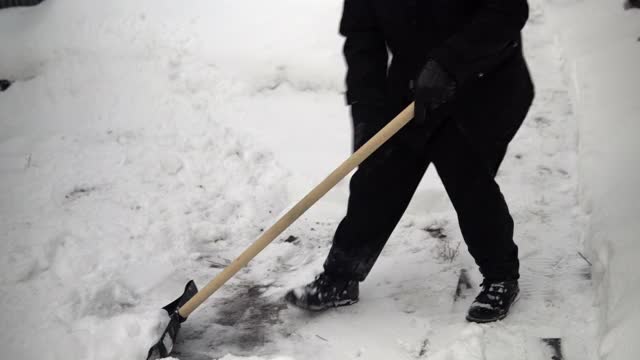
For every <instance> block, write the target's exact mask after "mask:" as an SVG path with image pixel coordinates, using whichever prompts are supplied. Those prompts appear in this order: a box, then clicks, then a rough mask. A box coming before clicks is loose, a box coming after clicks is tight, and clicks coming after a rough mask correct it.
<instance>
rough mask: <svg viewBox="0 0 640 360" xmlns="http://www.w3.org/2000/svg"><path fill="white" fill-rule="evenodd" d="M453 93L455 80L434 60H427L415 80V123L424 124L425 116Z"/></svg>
mask: <svg viewBox="0 0 640 360" xmlns="http://www.w3.org/2000/svg"><path fill="white" fill-rule="evenodd" d="M455 94H456V82H455V80H454V79H453V78H452V77H451V76H450V75H449V74H448V73H447V72H446V70H445V69H444V68H442V66H440V64H438V63H437V62H436V61H435V60H429V61H427V63H426V64H425V65H424V67H423V68H422V71H421V72H420V75H419V76H418V78H417V79H416V81H415V100H416V110H415V121H416V123H418V124H419V125H422V126H425V125H426V122H427V117H428V116H430V115H431V114H433V112H434V111H435V110H437V109H438V108H440V107H441V106H443V105H445V104H447V103H448V102H450V101H451V100H452V99H453V97H454V96H455ZM429 128H430V130H433V129H431V127H429Z"/></svg>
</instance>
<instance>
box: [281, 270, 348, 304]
mask: <svg viewBox="0 0 640 360" xmlns="http://www.w3.org/2000/svg"><path fill="white" fill-rule="evenodd" d="M358 294H359V288H358V281H357V280H350V279H339V278H335V277H331V276H329V275H327V274H326V273H322V274H320V275H318V276H317V277H316V279H315V280H314V281H313V282H311V283H309V284H307V285H305V286H302V287H300V288H297V289H293V290H289V292H287V295H285V297H284V298H285V300H286V301H287V302H289V303H290V304H292V305H295V306H297V307H299V308H302V309H305V310H312V311H320V310H325V309H328V308H331V307H338V306H345V305H351V304H355V303H357V302H358Z"/></svg>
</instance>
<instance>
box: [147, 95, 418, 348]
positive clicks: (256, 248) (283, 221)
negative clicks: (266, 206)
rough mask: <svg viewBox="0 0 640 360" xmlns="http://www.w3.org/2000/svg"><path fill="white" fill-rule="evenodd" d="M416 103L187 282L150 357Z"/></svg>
mask: <svg viewBox="0 0 640 360" xmlns="http://www.w3.org/2000/svg"><path fill="white" fill-rule="evenodd" d="M414 105H415V104H414V103H411V104H410V105H409V106H407V108H406V109H404V110H403V111H402V112H401V113H400V114H398V116H396V117H395V118H394V119H393V120H392V121H391V122H390V123H388V124H387V125H386V126H385V127H384V128H382V130H380V131H379V132H378V133H377V134H376V135H375V136H374V137H372V138H371V139H370V140H369V141H368V142H367V143H366V144H364V145H362V146H361V147H360V148H359V149H358V150H357V151H356V152H355V153H353V154H352V155H351V156H350V157H349V158H348V159H347V160H345V161H344V162H343V163H342V164H341V165H340V166H338V168H336V169H335V170H334V171H333V172H332V173H331V174H329V176H327V178H326V179H324V180H323V181H322V182H321V183H320V184H318V185H317V186H316V187H315V188H313V190H311V191H310V192H309V193H308V194H307V195H306V196H305V197H304V198H303V199H302V200H300V201H299V202H298V203H297V204H296V205H294V206H293V207H292V208H291V209H290V210H289V211H287V213H286V214H284V215H283V216H282V217H281V218H280V219H279V220H278V221H277V222H276V223H275V224H273V225H272V226H271V227H270V228H269V229H267V231H265V232H264V233H262V235H261V236H260V237H259V238H258V239H257V240H256V241H255V242H254V243H253V244H252V245H251V246H249V247H248V248H247V249H246V250H245V251H244V252H243V253H242V254H240V256H238V257H237V258H236V259H235V260H233V262H232V263H231V264H229V266H227V267H226V268H225V269H224V270H222V272H220V273H219V274H218V275H217V276H216V277H215V278H213V280H211V281H210V282H209V283H208V284H207V286H205V287H204V288H202V290H200V291H198V288H197V287H196V284H195V282H194V281H193V280H191V281H189V283H187V285H186V286H185V289H184V293H183V294H182V295H181V296H180V297H179V298H177V299H176V300H174V301H173V302H172V303H170V304H169V305H167V306H165V307H164V308H163V309H164V310H166V311H167V314H168V315H169V325H167V328H166V329H165V330H164V332H163V333H162V336H160V340H158V342H157V343H156V344H155V345H153V346H152V347H151V349H149V354H148V355H147V360H152V359H153V360H155V359H160V358H163V357H167V356H169V354H170V353H171V351H172V350H173V344H174V343H175V342H176V338H177V336H178V331H179V330H180V325H181V324H182V323H183V322H184V321H186V320H187V318H188V317H189V315H191V313H192V312H193V311H195V310H196V309H197V308H198V306H200V305H201V304H202V303H203V302H204V301H205V300H207V299H208V298H209V297H210V296H211V295H213V293H215V292H216V291H217V290H218V289H219V288H220V287H222V285H224V284H225V283H226V282H227V281H228V280H229V279H231V278H232V277H233V276H234V275H235V274H236V273H237V272H238V271H240V269H242V268H243V267H245V266H246V265H247V264H248V263H249V261H251V260H252V259H253V258H254V257H255V256H256V255H258V254H259V253H260V252H261V251H262V250H264V248H266V247H267V245H269V244H270V243H271V242H272V241H273V240H274V239H275V238H276V237H278V236H279V235H280V234H281V233H282V232H283V231H284V230H286V229H287V228H288V227H289V225H291V224H292V223H293V222H294V221H296V220H297V219H298V218H299V217H300V216H302V214H304V213H305V212H306V211H307V210H309V208H310V207H311V206H313V204H315V203H316V202H317V201H318V200H320V198H322V197H323V196H324V195H325V194H326V193H327V192H329V190H331V189H332V188H333V187H334V186H335V185H336V184H337V183H339V182H340V181H341V180H342V179H344V178H345V177H346V176H347V175H348V174H349V173H350V172H351V171H352V170H353V169H355V168H356V167H357V166H358V165H360V164H361V163H362V162H363V161H364V160H366V159H367V158H368V157H369V156H370V155H371V154H372V153H373V152H374V151H376V150H377V149H378V148H379V147H380V146H382V145H383V144H384V143H385V142H387V140H389V139H390V138H391V137H392V136H393V135H395V134H396V133H397V132H398V131H399V130H400V129H402V127H404V126H405V125H406V124H407V123H409V121H411V119H413V115H414Z"/></svg>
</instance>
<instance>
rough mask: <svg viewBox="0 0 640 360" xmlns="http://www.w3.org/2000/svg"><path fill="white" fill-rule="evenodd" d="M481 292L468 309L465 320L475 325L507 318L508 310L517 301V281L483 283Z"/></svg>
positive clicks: (518, 290)
mask: <svg viewBox="0 0 640 360" xmlns="http://www.w3.org/2000/svg"><path fill="white" fill-rule="evenodd" d="M481 286H482V290H481V291H480V294H478V296H477V297H476V299H475V300H474V302H473V304H471V307H470V308H469V313H468V314H467V320H468V321H471V322H476V323H488V322H493V321H498V320H502V319H504V318H505V317H507V314H508V313H509V308H510V307H511V305H513V303H514V302H515V301H516V300H517V299H518V293H519V292H520V289H519V288H518V281H517V280H509V281H493V282H490V281H486V280H485V281H484V282H483V283H482V284H481Z"/></svg>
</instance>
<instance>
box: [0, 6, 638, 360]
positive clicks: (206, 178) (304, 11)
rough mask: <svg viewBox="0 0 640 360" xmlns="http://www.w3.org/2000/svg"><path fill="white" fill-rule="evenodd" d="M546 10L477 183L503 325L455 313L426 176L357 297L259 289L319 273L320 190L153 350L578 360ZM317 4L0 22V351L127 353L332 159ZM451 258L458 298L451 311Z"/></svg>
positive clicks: (458, 309)
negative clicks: (510, 256) (485, 197)
mask: <svg viewBox="0 0 640 360" xmlns="http://www.w3.org/2000/svg"><path fill="white" fill-rule="evenodd" d="M557 5H558V4H554V3H553V2H551V1H548V0H545V1H543V0H532V1H531V7H532V11H531V19H530V22H529V24H528V26H527V29H526V31H525V38H526V40H525V41H526V52H527V57H528V59H529V62H530V66H531V70H532V72H533V74H534V78H535V82H536V89H537V98H536V102H535V104H534V106H533V108H532V110H531V112H530V115H529V118H528V119H527V120H526V121H525V124H524V125H523V128H522V130H521V132H520V133H519V134H518V136H517V137H516V139H515V140H514V142H513V144H512V146H511V148H510V151H509V153H508V155H507V158H506V160H505V163H504V165H503V167H502V169H501V171H500V174H499V178H500V183H501V185H502V188H503V190H504V192H505V195H506V197H507V198H508V199H509V201H510V204H511V208H512V211H513V214H514V218H515V221H516V224H517V228H516V236H517V242H518V243H519V245H520V247H521V257H522V259H521V260H522V276H523V277H522V288H523V294H522V298H521V300H520V301H519V302H518V303H517V305H515V307H514V309H513V314H512V315H511V316H510V317H509V318H508V319H507V320H505V321H503V322H500V323H497V324H492V325H482V326H480V325H474V324H467V323H466V322H465V321H464V312H465V310H466V307H467V306H468V304H469V303H470V302H471V300H472V298H473V295H474V293H475V291H476V290H477V285H478V283H479V281H480V279H479V277H478V276H479V275H478V274H477V270H476V269H475V266H474V265H473V261H472V259H471V258H470V257H469V256H468V254H467V253H466V248H465V246H464V243H463V242H462V239H461V236H460V233H459V231H458V229H457V220H456V217H455V213H454V212H453V210H452V208H451V207H450V206H449V205H448V203H447V198H446V194H445V193H444V190H443V189H442V187H441V185H440V184H439V183H438V180H437V176H436V174H435V172H433V170H430V173H429V174H428V176H427V178H425V181H423V184H422V185H421V188H420V190H419V192H418V194H417V196H416V198H415V199H414V202H413V203H412V205H411V208H410V209H409V211H408V213H407V215H406V216H405V218H404V219H403V220H402V222H401V224H400V226H399V227H398V230H397V231H396V232H395V233H394V235H393V237H392V239H391V240H390V242H389V244H388V246H387V247H386V248H385V251H384V252H383V255H382V257H381V259H380V261H379V263H378V264H377V266H376V267H375V268H374V271H373V272H372V274H371V275H370V277H369V278H368V280H367V281H366V282H365V283H364V284H363V285H362V294H361V302H360V303H359V304H357V305H355V306H352V307H349V308H341V309H337V310H335V311H329V312H327V313H324V314H321V315H318V314H315V315H309V314H305V313H303V312H301V311H298V310H296V309H291V308H288V307H287V306H285V305H284V304H283V302H282V300H281V298H282V295H283V294H284V292H285V291H286V290H287V289H288V288H289V287H291V286H294V285H299V284H301V283H304V282H306V281H308V280H310V279H311V278H312V276H313V275H314V274H315V273H317V272H318V271H320V269H321V264H322V261H323V259H324V256H325V255H326V252H327V250H328V247H329V245H330V240H331V235H332V232H333V231H334V229H335V226H336V225H337V222H338V221H339V220H340V218H341V216H342V215H343V213H344V210H345V200H346V196H347V188H346V182H343V183H341V184H340V185H339V186H338V188H337V189H335V190H334V191H332V192H331V193H330V194H329V195H328V197H327V198H326V199H324V200H323V201H322V202H321V203H320V204H318V206H316V207H315V208H314V209H313V210H312V211H310V212H309V213H308V214H307V215H306V216H305V217H304V218H303V219H301V220H300V221H299V222H297V223H296V224H294V225H293V226H292V227H291V229H289V230H288V231H287V232H286V233H285V234H284V235H283V236H282V237H281V238H280V239H278V240H276V241H275V242H274V243H273V244H272V245H271V246H270V247H268V248H267V249H266V250H265V252H264V253H263V254H261V255H260V256H258V257H257V258H256V259H255V261H254V262H253V263H252V264H251V265H250V266H249V267H248V268H247V269H245V270H243V271H242V272H240V273H239V274H238V276H236V278H234V279H233V280H231V281H230V283H229V284H228V285H227V286H225V287H223V288H222V289H221V290H220V291H219V292H218V293H217V294H215V295H214V296H213V297H212V298H211V299H210V301H208V302H207V303H205V304H204V305H203V307H202V308H201V309H199V310H198V311H196V312H195V313H194V314H193V315H192V316H191V318H190V319H189V321H188V322H187V323H185V325H184V327H183V329H182V331H181V333H180V342H179V343H178V344H177V346H176V349H175V354H174V356H175V357H176V358H179V359H183V360H188V359H215V358H223V359H226V360H231V359H238V358H241V359H245V358H248V359H257V358H258V357H259V358H267V359H305V358H312V359H336V358H337V359H350V358H361V359H419V358H425V359H442V360H444V359H448V360H456V359H460V360H462V359H464V360H467V359H490V360H495V359H531V360H542V359H551V357H552V347H550V346H547V345H544V343H543V341H542V339H550V338H551V339H555V338H560V339H562V350H563V352H564V355H565V358H567V359H595V358H597V353H598V351H597V349H598V345H599V341H598V327H597V320H598V312H597V308H596V307H595V305H594V301H593V300H594V290H593V288H592V284H591V281H592V279H591V274H592V272H591V269H590V267H589V264H588V263H587V261H585V260H584V259H583V258H582V257H581V255H580V254H579V252H582V251H583V244H582V243H581V240H582V235H583V229H584V228H585V227H586V226H587V225H588V222H587V220H588V219H587V218H586V217H585V216H584V215H583V208H582V207H580V206H579V204H578V199H579V189H578V184H579V181H578V180H579V178H578V177H579V170H580V171H583V169H582V168H581V169H579V168H578V164H579V160H582V159H583V158H582V153H580V157H579V154H578V152H577V151H578V148H579V146H578V134H579V133H578V117H579V114H580V112H578V113H576V109H575V104H576V101H577V100H576V99H577V98H576V96H575V91H574V90H573V89H575V86H574V82H573V79H574V78H575V77H574V76H573V75H574V72H573V67H571V66H569V65H568V62H567V56H568V55H567V54H568V52H567V51H566V46H565V45H564V43H562V42H560V41H558V37H557V25H558V21H557V17H555V15H554V13H553V11H555V9H557ZM340 12H341V1H339V0H304V1H301V0H298V1H289V0H273V1H268V2H266V1H260V0H217V1H208V0H193V1H190V2H188V5H187V4H185V3H180V2H175V1H168V0H154V1H150V0H140V1H122V0H117V1H116V0H112V1H109V2H100V3H98V2H91V1H80V0H56V1H46V2H45V3H43V4H42V5H41V6H38V7H36V8H30V9H10V10H3V11H0V48H2V53H0V78H8V79H11V80H15V83H14V84H13V85H12V86H11V87H10V88H9V89H8V90H7V91H6V92H2V93H0V180H1V181H0V236H1V237H2V238H1V239H0V247H1V248H0V271H1V272H2V276H1V277H0V306H2V307H3V309H4V310H5V311H3V315H2V316H0V319H1V320H0V321H1V323H0V325H1V326H2V328H3V329H4V330H3V333H2V335H0V349H2V352H3V358H4V357H6V358H11V359H65V360H67V359H142V358H144V357H145V356H146V351H147V349H148V348H149V346H150V345H151V344H152V343H153V342H154V341H155V340H157V335H158V331H160V330H161V329H160V328H161V319H162V316H163V314H162V312H161V311H160V310H158V309H159V308H160V307H161V306H163V305H165V304H166V303H168V302H169V301H171V300H173V298H174V297H175V296H177V295H178V294H179V293H180V292H181V290H182V287H183V286H184V283H185V282H186V281H187V280H188V279H191V278H194V279H195V280H196V282H197V283H198V284H200V285H202V284H204V283H206V282H207V281H208V280H209V279H210V278H211V277H213V276H214V275H215V273H216V272H218V271H219V269H220V268H221V267H223V266H225V265H226V264H228V263H229V261H230V260H232V259H233V258H234V257H235V256H236V255H238V254H239V253H240V251H242V250H243V248H244V247H245V246H247V245H248V244H250V243H251V242H252V241H253V240H254V239H255V238H256V237H257V235H258V234H259V233H260V231H261V229H264V228H265V227H266V226H268V225H269V224H270V223H271V222H272V221H273V220H274V219H275V218H276V217H277V215H278V214H279V213H280V212H281V211H282V210H284V209H285V208H286V207H287V206H288V205H290V204H291V203H292V202H294V201H296V200H298V199H299V197H300V196H301V195H302V194H303V193H304V192H305V191H306V190H308V189H310V188H311V187H312V186H313V185H314V184H315V183H316V182H318V181H319V180H321V178H322V177H323V176H324V175H325V174H326V173H327V172H328V171H329V170H331V169H332V167H333V166H335V165H337V164H338V163H339V162H340V161H341V160H342V159H343V158H345V157H346V156H347V155H348V153H349V149H350V121H349V118H348V110H347V108H346V107H345V106H344V101H343V97H342V95H341V92H342V91H343V76H344V65H343V61H342V58H341V55H340V48H341V39H340V38H339V36H338V35H337V24H338V21H339V16H340ZM639 35H640V34H639ZM580 109H582V108H580ZM583 146H584V145H583V143H582V142H581V143H580V149H581V151H584V148H583ZM580 164H582V163H580ZM580 174H582V172H581V173H580ZM580 184H582V182H580ZM458 246H459V247H458ZM462 269H468V271H469V273H470V277H471V283H472V284H473V285H474V289H470V290H467V291H465V292H463V293H462V294H461V296H460V297H458V298H457V300H455V301H454V297H455V296H454V295H455V292H456V285H457V282H458V276H459V273H460V271H461V270H462ZM610 306H611V305H610ZM620 359H622V358H620Z"/></svg>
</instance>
